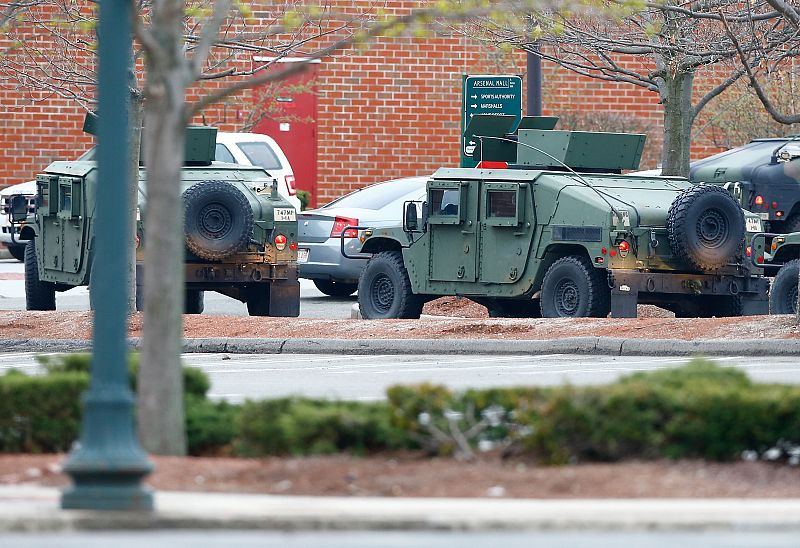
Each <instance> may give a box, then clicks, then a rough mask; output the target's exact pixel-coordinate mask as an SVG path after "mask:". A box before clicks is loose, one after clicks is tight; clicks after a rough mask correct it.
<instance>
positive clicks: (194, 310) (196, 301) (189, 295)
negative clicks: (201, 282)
mask: <svg viewBox="0 0 800 548" xmlns="http://www.w3.org/2000/svg"><path fill="white" fill-rule="evenodd" d="M204 308H205V293H204V292H203V291H200V290H199V289H187V290H186V300H185V301H184V305H183V313H184V314H202V313H203V309H204Z"/></svg>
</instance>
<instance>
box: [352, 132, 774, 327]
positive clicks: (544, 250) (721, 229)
mask: <svg viewBox="0 0 800 548" xmlns="http://www.w3.org/2000/svg"><path fill="white" fill-rule="evenodd" d="M545 123H547V119H544V118H542V119H537V118H535V117H531V118H524V119H523V120H522V122H521V124H520V126H519V128H518V129H517V131H516V132H514V133H509V130H510V129H511V124H513V117H506V116H475V117H474V118H473V120H472V121H471V122H470V125H469V127H468V128H467V134H468V135H467V136H468V137H469V138H470V139H471V140H472V141H475V142H477V143H478V147H477V148H478V150H476V152H475V157H477V158H481V163H479V164H478V167H477V168H474V169H466V168H441V169H439V170H438V171H436V172H435V173H434V174H433V176H432V177H431V178H430V180H429V182H428V184H427V200H426V201H425V203H423V204H415V203H407V204H406V210H405V219H404V222H403V226H402V227H399V226H398V227H392V228H370V227H356V228H358V229H359V230H360V238H361V239H362V242H363V244H362V248H361V252H362V253H366V254H370V259H369V262H368V263H367V265H366V266H365V269H364V271H363V273H362V275H361V278H360V281H359V286H358V302H359V306H360V310H361V314H362V316H363V317H364V318H417V317H419V315H420V313H421V310H422V306H423V304H424V303H425V302H426V301H427V300H431V299H434V298H437V297H440V296H443V295H457V296H463V297H466V298H469V299H472V300H473V301H476V302H478V303H481V304H483V305H485V306H486V307H487V308H488V309H489V313H490V315H491V316H514V317H538V316H544V317H560V316H565V317H580V316H593V317H605V316H606V315H608V314H609V312H610V313H611V315H612V316H614V317H635V316H636V307H637V304H638V303H648V304H654V305H657V306H660V307H663V308H666V309H668V310H671V311H673V312H675V314H676V315H677V316H681V317H686V316H712V315H716V316H731V315H741V314H766V313H767V311H768V303H767V291H768V286H769V283H768V280H767V279H766V278H764V277H763V274H762V270H761V269H760V268H759V267H758V266H757V265H755V264H753V263H752V262H751V261H749V260H746V258H745V244H746V236H747V234H748V233H754V232H758V231H759V230H761V223H760V220H759V219H758V218H757V217H756V216H755V215H752V214H745V213H744V212H743V211H742V209H741V207H739V205H738V204H737V203H736V201H735V200H734V199H733V197H732V196H731V195H730V194H729V193H728V192H727V191H726V190H724V189H723V188H721V187H719V186H715V185H700V186H697V185H693V184H692V183H690V182H689V181H687V180H685V179H681V178H670V177H664V178H659V177H636V176H624V175H621V174H620V173H621V171H622V170H625V169H636V168H637V166H638V163H639V158H640V156H641V151H642V148H643V145H644V139H645V136H644V135H627V134H611V133H592V132H579V131H556V130H553V129H552V127H553V126H552V125H549V127H542V124H545ZM420 212H421V216H420Z"/></svg>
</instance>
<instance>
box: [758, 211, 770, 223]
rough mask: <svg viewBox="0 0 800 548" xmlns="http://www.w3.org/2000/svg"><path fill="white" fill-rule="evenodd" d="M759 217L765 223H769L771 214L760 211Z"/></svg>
mask: <svg viewBox="0 0 800 548" xmlns="http://www.w3.org/2000/svg"><path fill="white" fill-rule="evenodd" d="M758 216H759V217H761V218H762V219H764V220H765V221H769V213H764V212H761V211H759V212H758Z"/></svg>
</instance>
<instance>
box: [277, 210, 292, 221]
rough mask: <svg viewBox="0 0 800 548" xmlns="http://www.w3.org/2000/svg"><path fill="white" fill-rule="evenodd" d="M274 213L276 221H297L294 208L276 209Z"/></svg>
mask: <svg viewBox="0 0 800 548" xmlns="http://www.w3.org/2000/svg"><path fill="white" fill-rule="evenodd" d="M274 211H275V220H276V221H294V220H296V219H297V216H296V213H295V210H294V208H293V207H276V208H275V209H274Z"/></svg>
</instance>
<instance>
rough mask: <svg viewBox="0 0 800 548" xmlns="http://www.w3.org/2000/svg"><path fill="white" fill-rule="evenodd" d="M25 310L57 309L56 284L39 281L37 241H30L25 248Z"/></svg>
mask: <svg viewBox="0 0 800 548" xmlns="http://www.w3.org/2000/svg"><path fill="white" fill-rule="evenodd" d="M25 308H26V309H27V310H55V309H56V284H54V283H52V282H43V281H41V280H40V279H39V264H38V263H37V262H36V241H35V240H30V241H29V242H28V245H26V246H25Z"/></svg>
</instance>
